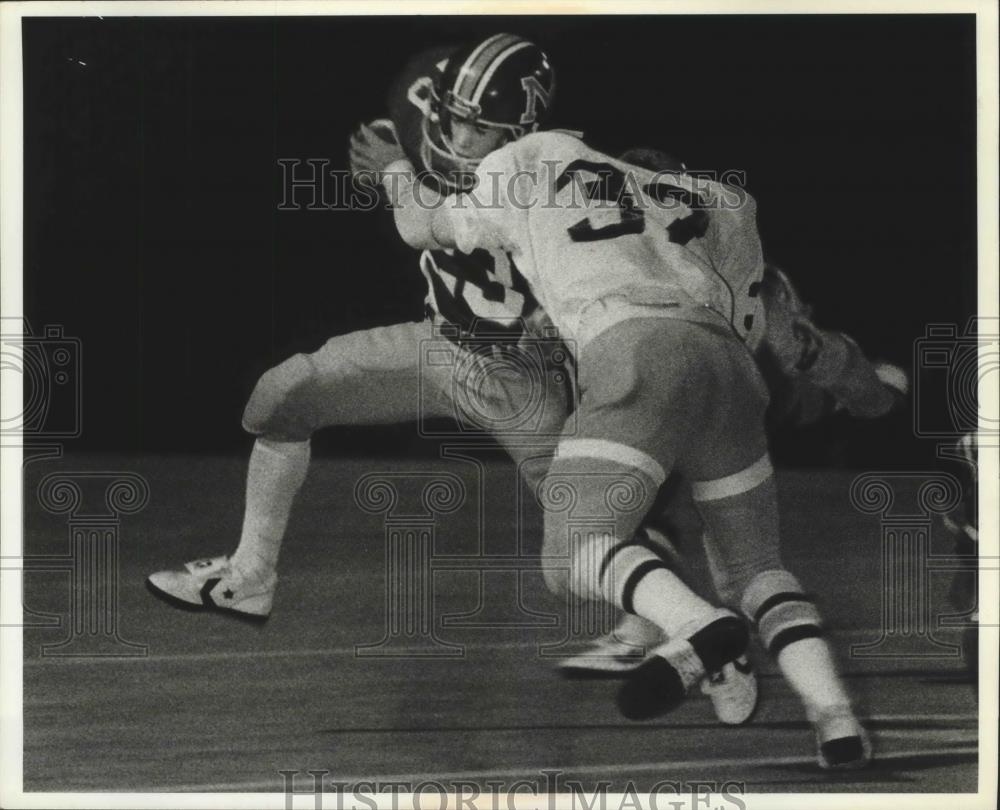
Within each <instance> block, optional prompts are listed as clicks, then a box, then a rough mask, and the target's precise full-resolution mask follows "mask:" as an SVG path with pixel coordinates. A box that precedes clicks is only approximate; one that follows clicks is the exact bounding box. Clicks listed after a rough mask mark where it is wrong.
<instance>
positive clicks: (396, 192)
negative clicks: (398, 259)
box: [382, 160, 455, 250]
mask: <svg viewBox="0 0 1000 810" xmlns="http://www.w3.org/2000/svg"><path fill="white" fill-rule="evenodd" d="M382 185H383V186H384V188H385V190H386V193H387V194H388V195H389V202H390V203H391V204H392V211H393V217H394V218H395V220H396V229H397V230H398V231H399V235H400V236H401V237H402V238H403V241H404V242H406V244H408V245H409V246H410V247H412V248H417V249H419V250H424V249H426V250H441V249H445V248H452V247H455V229H454V227H453V225H452V223H451V218H450V217H449V215H448V205H447V202H448V199H449V197H445V196H444V195H442V194H440V193H439V192H437V191H434V190H433V189H431V188H429V187H428V186H426V185H421V183H420V181H419V180H417V179H416V176H415V174H414V171H413V164H412V163H410V161H408V160H397V161H395V162H394V163H392V164H390V165H389V166H388V167H386V170H385V172H384V174H383V175H382ZM452 196H453V195H452Z"/></svg>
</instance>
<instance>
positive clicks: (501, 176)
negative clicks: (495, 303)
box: [382, 147, 514, 253]
mask: <svg viewBox="0 0 1000 810" xmlns="http://www.w3.org/2000/svg"><path fill="white" fill-rule="evenodd" d="M512 159H513V158H512V155H511V154H510V150H509V149H508V148H506V147H505V148H502V149H498V150H497V151H495V152H492V153H491V154H489V155H487V157H486V158H484V159H483V161H482V163H480V165H479V168H478V169H477V170H476V183H475V186H474V188H473V189H472V190H471V191H466V192H461V193H457V194H448V195H447V196H445V195H442V194H441V193H439V192H437V191H434V190H431V189H430V188H428V187H427V186H422V185H420V183H419V180H418V179H417V178H416V176H415V175H414V173H413V166H412V165H411V164H410V163H409V161H396V162H395V163H393V164H392V165H391V166H389V167H388V168H387V170H386V172H385V175H384V176H383V179H382V182H383V185H384V186H385V188H386V191H387V193H388V196H389V200H390V202H391V203H392V206H393V213H394V216H395V218H396V227H397V229H398V230H399V234H400V236H402V237H403V240H404V241H405V242H406V243H407V244H408V245H410V246H411V247H414V248H422V249H431V250H434V249H442V248H458V249H459V250H461V251H462V252H463V253H472V251H474V250H476V249H477V248H483V249H485V250H494V249H502V248H505V247H507V246H508V245H509V243H510V239H509V237H508V233H507V232H508V230H509V227H510V218H511V216H512V213H511V212H512V210H514V209H512V206H511V205H510V200H509V199H508V195H509V194H510V193H511V190H510V188H509V185H510V184H509V183H507V182H506V178H508V177H511V176H512V173H511V171H510V168H511V166H510V164H511V161H512Z"/></svg>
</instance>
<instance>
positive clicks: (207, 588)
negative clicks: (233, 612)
mask: <svg viewBox="0 0 1000 810" xmlns="http://www.w3.org/2000/svg"><path fill="white" fill-rule="evenodd" d="M220 582H222V577H213V578H212V579H206V580H205V584H204V585H202V586H201V601H202V602H203V603H204V604H206V605H208V606H209V607H214V608H217V607H219V606H218V605H217V604H215V600H214V599H212V588H214V587H215V586H216V585H218V584H219V583H220Z"/></svg>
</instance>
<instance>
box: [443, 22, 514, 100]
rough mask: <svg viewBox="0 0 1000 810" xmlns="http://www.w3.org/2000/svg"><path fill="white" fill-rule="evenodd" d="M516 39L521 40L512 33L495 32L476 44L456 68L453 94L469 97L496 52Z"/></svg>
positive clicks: (500, 51)
mask: <svg viewBox="0 0 1000 810" xmlns="http://www.w3.org/2000/svg"><path fill="white" fill-rule="evenodd" d="M518 41H522V40H521V38H520V37H518V36H515V35H514V34H495V35H494V36H492V37H490V38H489V39H487V40H484V41H483V42H481V43H480V44H479V45H477V46H476V48H475V49H474V50H473V51H472V53H470V54H469V56H468V58H467V59H466V60H465V62H464V63H463V64H462V67H460V68H459V70H458V76H457V77H456V79H455V87H454V93H455V95H456V96H458V97H459V98H461V99H465V100H469V99H471V98H472V94H473V93H474V92H475V89H476V85H477V84H478V83H479V80H480V78H481V77H482V75H483V72H484V71H485V70H486V69H487V68H488V67H489V66H490V63H491V62H492V61H493V60H494V59H495V58H496V56H497V54H499V53H502V52H503V50H504V49H505V48H507V47H509V46H510V45H511V44H512V43H514V42H518ZM476 103H478V102H476Z"/></svg>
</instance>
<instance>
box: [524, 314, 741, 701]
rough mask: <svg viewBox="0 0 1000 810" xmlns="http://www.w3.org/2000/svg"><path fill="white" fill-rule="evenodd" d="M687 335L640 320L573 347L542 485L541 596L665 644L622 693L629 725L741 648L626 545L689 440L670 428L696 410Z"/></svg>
mask: <svg viewBox="0 0 1000 810" xmlns="http://www.w3.org/2000/svg"><path fill="white" fill-rule="evenodd" d="M687 328H690V326H689V325H688V326H687V327H682V326H680V325H679V322H675V321H673V320H668V319H661V318H642V319H637V320H633V321H628V322H625V323H619V324H616V326H615V327H614V328H613V329H609V330H607V331H606V332H605V333H603V334H602V335H600V336H598V337H597V338H595V339H594V340H593V341H591V342H590V343H589V344H588V345H587V346H586V347H584V349H583V350H582V351H581V353H580V387H581V393H582V398H581V405H580V410H579V413H578V415H577V419H576V421H575V423H574V424H573V425H572V429H571V430H568V431H567V434H566V435H565V436H564V438H563V440H562V441H561V442H560V445H559V449H558V452H557V456H556V459H555V460H554V462H553V465H552V468H551V470H550V473H549V475H548V476H547V478H546V480H545V485H544V488H543V490H544V494H545V496H546V501H545V502H544V505H545V507H546V514H545V558H544V560H543V564H544V566H545V571H546V575H547V581H548V583H549V586H550V588H552V589H553V590H555V591H557V592H560V591H562V590H564V589H567V588H568V589H569V590H570V591H571V592H572V593H574V594H575V595H577V596H579V597H580V598H591V599H597V598H599V599H604V600H606V601H609V602H611V603H612V604H614V605H616V606H617V607H620V608H622V609H623V610H625V611H626V612H631V613H635V614H637V615H639V616H641V617H643V618H646V619H649V620H651V621H653V622H654V623H655V624H656V625H657V626H659V627H660V628H661V630H663V631H664V633H665V634H666V635H667V636H668V637H669V638H670V639H671V641H669V642H668V643H667V644H665V645H663V646H662V647H660V648H658V649H657V650H656V651H654V654H653V655H652V656H650V658H649V660H647V661H646V662H645V663H644V664H643V665H642V666H641V667H640V668H639V669H637V670H636V672H635V673H633V675H632V677H631V678H630V680H629V682H628V683H627V684H626V685H625V687H623V689H622V692H621V694H620V699H619V705H620V707H621V708H622V710H623V712H624V713H626V714H627V715H628V716H632V717H644V716H652V715H653V714H658V713H661V712H663V711H666V710H668V709H669V708H671V707H672V706H673V705H676V703H677V702H679V700H680V699H681V698H682V697H683V695H684V693H685V692H686V690H687V689H688V688H689V687H690V686H692V685H693V684H694V683H696V682H697V681H698V680H700V679H701V677H702V676H704V675H705V673H706V672H707V671H714V670H718V669H721V668H722V666H724V665H725V664H726V663H728V662H729V661H732V660H733V659H735V658H736V657H738V656H739V655H740V654H742V652H743V651H744V649H745V646H746V642H747V634H746V628H745V626H744V625H743V623H742V622H741V621H739V620H737V619H736V617H735V616H734V615H733V614H731V613H729V612H728V611H720V610H719V609H718V608H716V607H714V606H713V605H711V604H710V603H708V602H706V601H705V600H704V599H701V598H700V597H699V596H697V595H696V594H694V593H693V592H692V591H691V590H690V588H689V587H688V586H687V585H686V584H685V583H684V582H683V580H682V579H681V578H680V577H679V576H678V575H677V573H676V572H675V571H673V570H671V567H670V564H669V563H668V562H667V561H665V560H664V559H663V558H662V556H661V555H660V554H659V553H657V552H655V551H653V550H651V549H650V548H648V547H645V546H643V545H640V544H639V543H636V542H635V540H634V534H635V531H636V529H637V528H638V526H639V524H640V522H641V520H642V519H643V518H644V516H645V514H646V513H647V512H648V510H649V508H650V507H651V505H652V504H653V501H654V498H655V496H656V493H657V490H658V489H659V487H660V485H661V484H662V483H663V481H664V479H665V477H666V472H667V471H668V470H669V469H670V468H671V467H672V466H673V463H674V461H675V460H676V458H677V457H678V455H679V454H680V453H681V452H683V451H684V449H685V448H686V445H687V443H688V442H689V441H690V438H691V433H690V432H689V431H686V430H684V429H678V427H677V425H686V424H687V423H688V422H689V421H690V420H694V419H697V418H700V415H701V412H702V410H703V408H704V407H705V404H706V403H705V402H704V401H702V400H701V399H699V397H698V396H697V395H694V396H692V394H691V388H692V385H691V377H692V374H691V372H692V364H691V362H690V360H691V358H689V357H687V356H686V355H685V351H684V349H683V342H682V340H683V337H684V335H685V333H686V329H687ZM695 367H696V364H695ZM694 376H696V375H694ZM694 389H695V390H696V389H697V386H696V385H695V386H694ZM668 426H669V427H668ZM595 516H597V517H596V518H595ZM560 562H561V563H562V565H561V566H560V565H558V564H556V563H560Z"/></svg>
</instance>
